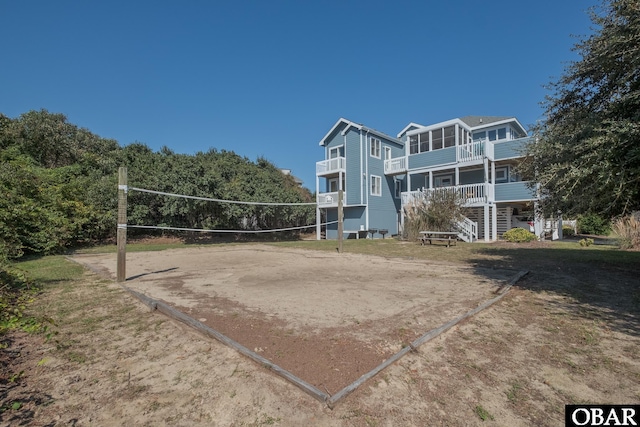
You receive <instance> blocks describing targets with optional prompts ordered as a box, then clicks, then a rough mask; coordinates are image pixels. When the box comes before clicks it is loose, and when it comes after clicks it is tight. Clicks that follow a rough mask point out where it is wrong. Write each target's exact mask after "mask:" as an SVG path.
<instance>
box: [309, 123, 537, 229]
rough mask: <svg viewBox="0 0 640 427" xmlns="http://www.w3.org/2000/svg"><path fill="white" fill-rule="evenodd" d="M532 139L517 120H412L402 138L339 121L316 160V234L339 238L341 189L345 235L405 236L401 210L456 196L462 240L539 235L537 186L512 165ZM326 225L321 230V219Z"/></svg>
mask: <svg viewBox="0 0 640 427" xmlns="http://www.w3.org/2000/svg"><path fill="white" fill-rule="evenodd" d="M530 141H531V137H529V136H528V135H527V132H526V131H525V129H524V127H523V126H522V125H521V124H520V123H519V122H518V120H517V119H516V118H515V117H496V116H466V117H462V118H456V119H452V120H448V121H445V122H440V123H435V124H431V125H421V124H417V123H410V124H409V125H407V126H406V127H405V128H404V129H402V130H401V131H400V132H399V133H398V135H397V136H395V137H393V136H389V135H386V134H384V133H382V132H379V131H377V130H375V129H373V128H370V127H367V126H364V125H362V124H358V123H354V122H352V121H349V120H347V119H344V118H341V119H339V120H338V121H337V122H336V124H335V125H334V126H333V127H332V128H331V129H330V130H329V132H327V134H326V135H325V136H324V137H323V138H322V139H321V140H320V146H322V147H323V148H324V150H325V156H324V157H325V159H324V160H322V161H319V162H317V163H316V195H317V202H318V204H317V211H316V215H317V230H316V231H317V235H318V238H321V235H322V232H323V231H324V236H325V238H327V239H335V238H337V237H338V227H337V223H335V221H336V220H337V218H338V210H337V207H338V191H339V190H343V191H344V200H343V212H344V233H345V238H347V237H350V236H353V237H381V236H382V237H384V235H385V234H386V233H388V234H389V235H397V234H401V233H402V225H403V222H404V218H403V206H405V205H407V204H409V203H412V201H413V200H414V199H415V198H416V197H419V196H420V195H421V194H424V193H425V192H429V191H430V190H432V189H435V188H442V187H447V188H449V189H451V191H456V192H458V194H459V196H460V197H461V199H462V200H463V203H464V206H465V208H466V209H465V212H466V216H465V217H464V218H463V221H461V222H460V223H459V224H458V231H459V234H458V235H459V237H460V239H462V240H465V241H474V240H478V239H481V240H484V241H494V240H497V239H498V236H500V235H502V233H504V232H505V231H507V230H508V229H510V228H513V227H524V228H529V229H530V230H531V231H534V232H535V233H536V235H538V236H539V235H541V234H542V231H543V230H542V228H543V225H544V221H543V220H542V219H541V218H538V217H536V215H535V214H534V212H536V211H537V200H538V198H537V195H536V191H535V186H533V187H532V186H531V185H528V184H529V183H527V182H524V181H522V180H521V179H520V176H519V175H518V174H517V172H516V170H515V166H516V165H517V163H518V162H519V160H521V159H522V156H523V155H522V152H523V148H524V146H525V144H527V143H529V142H530ZM323 221H324V222H327V223H328V224H327V225H326V227H325V228H324V229H323V227H322V226H321V223H322V222H323Z"/></svg>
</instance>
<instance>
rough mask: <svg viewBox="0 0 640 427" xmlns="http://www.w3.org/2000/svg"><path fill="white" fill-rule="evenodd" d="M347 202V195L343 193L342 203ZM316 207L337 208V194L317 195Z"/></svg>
mask: <svg viewBox="0 0 640 427" xmlns="http://www.w3.org/2000/svg"><path fill="white" fill-rule="evenodd" d="M346 200H347V193H346V192H345V193H343V203H345V201H346ZM317 202H318V207H320V208H337V207H338V192H337V191H332V192H330V193H318V196H317Z"/></svg>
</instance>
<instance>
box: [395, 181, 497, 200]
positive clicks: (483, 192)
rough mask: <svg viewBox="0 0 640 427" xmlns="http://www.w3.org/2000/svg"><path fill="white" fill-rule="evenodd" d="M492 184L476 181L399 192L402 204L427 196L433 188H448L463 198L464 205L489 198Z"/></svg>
mask: <svg viewBox="0 0 640 427" xmlns="http://www.w3.org/2000/svg"><path fill="white" fill-rule="evenodd" d="M492 188H493V186H492V185H491V184H485V183H478V184H467V185H457V186H453V187H440V188H436V189H430V188H424V189H422V190H418V191H406V192H403V193H402V194H401V197H402V204H403V205H406V204H408V203H412V202H413V201H414V200H416V199H420V198H424V197H428V194H429V192H431V191H434V190H448V191H455V192H457V193H458V196H459V197H460V198H461V199H462V200H463V203H464V204H465V205H473V204H477V203H485V202H487V200H489V193H490V192H491V190H492Z"/></svg>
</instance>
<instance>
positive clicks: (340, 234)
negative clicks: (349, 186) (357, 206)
mask: <svg viewBox="0 0 640 427" xmlns="http://www.w3.org/2000/svg"><path fill="white" fill-rule="evenodd" d="M343 198H344V191H343V190H339V191H338V253H342V239H343V237H344V212H342V204H343Z"/></svg>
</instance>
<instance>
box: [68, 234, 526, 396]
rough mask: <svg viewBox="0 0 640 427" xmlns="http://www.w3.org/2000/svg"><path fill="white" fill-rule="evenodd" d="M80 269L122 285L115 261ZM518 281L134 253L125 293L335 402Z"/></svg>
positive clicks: (214, 249) (236, 251)
mask: <svg viewBox="0 0 640 427" xmlns="http://www.w3.org/2000/svg"><path fill="white" fill-rule="evenodd" d="M416 250H420V248H419V247H418V248H416ZM443 250H446V248H443ZM77 260H78V261H80V262H82V263H83V264H86V265H88V266H90V267H91V268H92V269H94V270H97V271H100V272H102V273H103V274H105V275H108V276H109V277H111V278H115V276H116V256H115V254H103V255H83V256H79V257H77ZM515 273H516V272H514V271H511V270H496V269H476V268H472V267H465V266H460V265H453V264H446V263H434V262H429V261H417V260H409V259H407V260H403V259H387V258H383V257H376V256H369V255H358V254H338V253H327V252H319V251H308V250H302V249H285V248H276V247H272V246H268V245H216V246H206V247H194V248H187V249H174V250H166V251H160V252H141V253H129V254H128V255H127V281H126V286H127V287H129V288H131V289H133V290H135V291H138V292H141V293H143V294H145V295H147V296H149V297H151V298H154V299H158V300H162V301H164V302H167V303H169V304H170V305H172V306H174V307H176V308H179V309H180V310H181V311H183V312H184V313H187V314H188V315H190V316H192V317H193V318H195V319H197V320H199V321H201V322H203V323H205V324H207V325H208V326H210V327H212V328H213V329H216V330H218V331H220V332H222V333H223V334H225V335H227V336H229V337H230V338H232V339H234V340H236V341H238V342H239V343H240V344H242V345H244V346H246V347H248V348H250V349H253V350H255V351H257V352H259V353H262V354H263V355H264V357H266V358H268V359H269V360H272V361H273V362H274V363H276V364H278V365H279V366H281V367H283V368H285V369H287V370H289V371H291V372H292V373H294V374H295V375H297V376H299V377H300V378H302V379H304V380H305V381H308V382H310V383H311V384H314V385H315V386H318V387H322V388H324V389H326V390H329V392H336V391H337V390H338V389H340V388H342V387H344V386H346V385H347V384H349V383H351V382H352V381H354V380H355V379H357V378H358V377H359V376H360V375H362V374H363V373H365V372H367V371H368V370H370V369H372V368H374V367H375V366H377V365H378V364H379V363H381V362H382V361H383V360H384V359H385V358H387V357H389V356H390V355H391V354H393V353H395V352H397V351H398V350H400V349H401V348H402V347H403V346H405V345H407V343H408V342H411V341H412V340H414V339H415V338H417V337H419V336H421V335H422V334H424V333H425V332H427V331H429V330H431V329H433V328H436V327H438V326H441V325H442V324H444V323H446V322H448V321H450V320H451V319H453V318H455V317H457V316H459V315H461V314H463V313H465V312H467V311H468V310H470V309H472V308H475V307H477V306H478V305H479V304H481V303H482V302H484V301H486V300H488V299H490V298H492V297H493V296H495V292H496V291H497V289H499V288H500V286H502V285H504V283H505V282H506V281H508V280H509V279H510V278H511V277H513V276H514V275H515Z"/></svg>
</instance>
